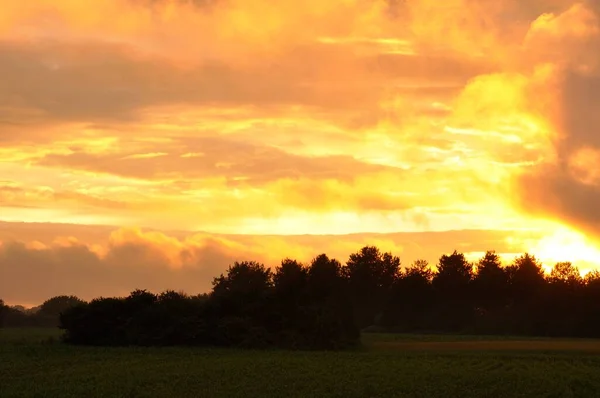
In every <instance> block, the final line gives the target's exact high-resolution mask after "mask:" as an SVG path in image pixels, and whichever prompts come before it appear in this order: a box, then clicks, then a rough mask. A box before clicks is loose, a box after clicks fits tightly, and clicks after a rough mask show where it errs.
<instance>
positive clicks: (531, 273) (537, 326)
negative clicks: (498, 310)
mask: <svg viewBox="0 0 600 398" xmlns="http://www.w3.org/2000/svg"><path fill="white" fill-rule="evenodd" d="M507 272H508V275H509V290H510V301H511V312H510V314H511V323H512V324H513V326H512V331H513V332H514V333H519V334H538V333H540V331H541V330H542V329H543V323H544V315H543V311H544V309H543V305H544V304H543V298H544V297H543V296H544V289H545V287H546V280H545V278H544V270H543V268H542V264H541V263H540V261H539V260H538V259H537V258H536V257H535V256H533V255H531V254H529V253H525V254H523V255H522V256H519V257H517V258H515V260H514V262H513V263H512V264H511V265H510V266H509V267H508V268H507Z"/></svg>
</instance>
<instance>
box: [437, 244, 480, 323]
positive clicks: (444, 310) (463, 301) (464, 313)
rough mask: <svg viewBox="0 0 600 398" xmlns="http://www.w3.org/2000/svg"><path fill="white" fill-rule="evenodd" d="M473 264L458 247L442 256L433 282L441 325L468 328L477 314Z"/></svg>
mask: <svg viewBox="0 0 600 398" xmlns="http://www.w3.org/2000/svg"><path fill="white" fill-rule="evenodd" d="M472 279H473V265H472V264H471V263H469V262H468V261H467V260H466V258H465V256H464V254H462V253H458V252H457V251H456V250H455V251H454V253H452V254H450V255H446V254H444V255H442V257H440V260H439V263H438V266H437V272H436V273H435V275H434V276H433V280H432V284H433V287H434V289H435V294H436V307H437V317H438V319H439V322H440V325H441V328H442V329H443V330H448V331H459V330H461V329H463V330H464V328H465V326H467V325H470V322H471V320H472V317H473V302H472V300H471V299H472V291H471V281H472Z"/></svg>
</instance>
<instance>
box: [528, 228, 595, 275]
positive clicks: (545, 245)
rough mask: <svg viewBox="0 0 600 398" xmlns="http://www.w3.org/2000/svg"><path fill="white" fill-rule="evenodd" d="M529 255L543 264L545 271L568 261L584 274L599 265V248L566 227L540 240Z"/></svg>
mask: <svg viewBox="0 0 600 398" xmlns="http://www.w3.org/2000/svg"><path fill="white" fill-rule="evenodd" d="M531 253H532V254H534V255H535V256H536V257H537V258H539V259H540V260H541V261H542V262H543V263H544V267H545V268H546V269H551V268H552V266H554V264H555V263H557V262H561V261H570V262H571V263H573V265H575V266H577V267H579V270H580V271H581V273H582V274H586V273H588V272H590V271H591V270H593V269H596V268H597V267H598V265H600V246H598V245H597V244H594V243H593V242H591V241H590V240H589V239H588V238H587V237H586V236H585V235H583V234H582V233H579V232H576V231H574V230H572V229H570V228H566V227H562V228H559V229H557V230H556V232H554V233H553V234H552V235H549V236H547V237H544V238H542V239H541V240H540V241H539V242H537V243H536V244H534V245H533V246H532V248H531Z"/></svg>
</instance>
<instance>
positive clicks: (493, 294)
mask: <svg viewBox="0 0 600 398" xmlns="http://www.w3.org/2000/svg"><path fill="white" fill-rule="evenodd" d="M473 295H474V296H473V301H474V303H473V304H474V305H475V307H476V313H477V314H476V315H477V317H478V319H477V325H476V329H477V330H478V331H479V332H493V331H498V330H502V328H503V325H504V316H505V314H504V308H505V306H506V305H507V304H508V299H509V298H508V274H507V272H506V270H505V269H504V268H502V263H501V261H500V257H499V256H498V255H497V254H496V252H494V251H488V252H486V253H485V255H484V256H483V257H482V258H481V259H480V260H479V262H478V263H477V272H476V274H475V276H474V279H473Z"/></svg>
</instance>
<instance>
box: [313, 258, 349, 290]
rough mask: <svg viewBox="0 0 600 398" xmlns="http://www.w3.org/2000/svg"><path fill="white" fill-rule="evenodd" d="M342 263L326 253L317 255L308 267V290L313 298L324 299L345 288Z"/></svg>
mask: <svg viewBox="0 0 600 398" xmlns="http://www.w3.org/2000/svg"><path fill="white" fill-rule="evenodd" d="M343 285H344V280H343V278H342V265H341V264H340V262H339V261H338V260H336V259H330V258H329V257H327V255H326V254H320V255H318V256H317V257H315V258H314V259H313V260H312V261H311V263H310V266H309V268H308V292H309V294H310V295H311V297H312V298H315V299H318V300H320V299H324V298H327V297H329V296H332V295H335V294H337V293H339V292H340V290H342V289H344V286H343Z"/></svg>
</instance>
